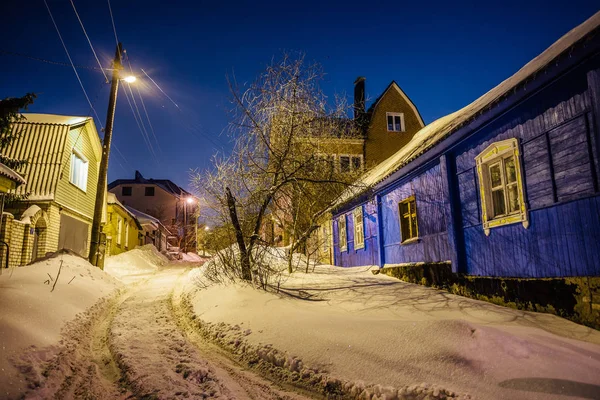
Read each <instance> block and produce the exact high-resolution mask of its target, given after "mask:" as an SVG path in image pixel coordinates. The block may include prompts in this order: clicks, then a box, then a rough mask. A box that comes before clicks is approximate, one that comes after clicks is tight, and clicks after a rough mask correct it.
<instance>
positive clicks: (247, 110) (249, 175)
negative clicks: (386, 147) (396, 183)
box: [192, 54, 360, 281]
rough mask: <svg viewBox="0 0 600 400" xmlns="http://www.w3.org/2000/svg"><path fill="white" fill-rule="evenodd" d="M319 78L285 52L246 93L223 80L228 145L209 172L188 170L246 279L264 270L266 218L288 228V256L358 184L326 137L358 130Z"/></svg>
mask: <svg viewBox="0 0 600 400" xmlns="http://www.w3.org/2000/svg"><path fill="white" fill-rule="evenodd" d="M322 78H323V72H322V70H321V68H320V67H319V66H318V65H316V64H307V63H306V62H305V60H304V57H303V56H298V57H292V56H290V55H288V54H284V55H283V57H282V59H281V60H280V61H278V62H274V63H273V64H272V65H270V66H269V67H268V68H267V69H266V71H265V72H264V73H263V74H262V75H261V76H260V77H259V78H258V79H257V81H256V82H255V83H253V84H252V85H250V86H249V88H248V89H247V90H245V91H241V89H240V87H239V86H238V85H237V82H236V81H235V80H229V86H230V90H231V93H232V97H233V103H234V114H233V116H234V117H233V121H232V123H231V133H232V134H233V138H234V150H233V152H232V154H231V155H229V156H226V157H219V158H215V161H214V168H213V170H212V171H211V172H208V173H204V174H202V173H195V174H193V176H192V185H193V186H194V187H195V189H196V190H197V191H198V192H201V193H202V194H203V196H204V198H206V199H207V201H208V203H209V204H211V206H210V207H211V208H212V209H213V214H214V215H215V218H216V219H217V220H218V222H217V223H218V224H219V225H220V226H223V227H227V228H228V237H229V239H230V240H231V241H232V243H235V248H236V251H235V254H236V258H237V259H236V260H235V263H234V265H232V268H238V269H239V273H237V275H238V276H239V277H241V278H242V279H244V280H248V281H249V280H252V278H253V275H260V276H264V275H265V274H263V272H265V271H264V270H265V269H268V268H269V266H268V265H264V263H262V262H260V260H259V259H258V257H257V245H261V244H262V239H261V227H262V225H263V223H264V221H265V217H266V216H267V215H269V214H270V213H274V214H276V215H277V216H278V218H279V219H280V220H282V221H284V223H285V224H288V223H291V224H292V225H293V227H292V231H293V244H292V246H291V249H290V256H291V253H292V252H293V251H294V250H295V249H298V248H299V247H300V246H302V244H303V243H306V240H307V238H308V237H309V236H310V234H311V233H312V232H314V231H315V230H316V229H317V228H318V227H319V225H318V224H317V223H316V221H318V220H319V218H320V217H321V216H322V215H323V213H324V212H325V211H326V210H327V209H328V208H329V207H330V206H331V205H332V204H333V202H334V200H335V199H336V198H337V197H338V196H339V194H340V193H341V192H342V191H343V190H344V189H346V188H348V187H349V186H350V185H352V183H353V182H355V181H356V178H357V174H358V172H356V173H348V172H341V171H339V170H338V169H337V168H335V167H334V164H333V160H332V158H331V157H329V156H328V154H329V153H330V150H331V149H330V148H329V146H330V143H331V141H332V139H343V138H353V137H358V136H359V135H360V132H359V131H358V129H357V128H356V126H355V124H354V123H353V122H352V121H350V120H348V118H347V117H346V113H347V107H346V106H345V104H344V103H343V101H340V100H339V99H335V100H334V101H333V102H332V101H329V99H327V97H326V96H325V95H324V93H323V92H322V91H321V89H320V82H321V80H322ZM332 103H333V104H332ZM259 247H260V246H259ZM263 247H264V246H263ZM234 275H236V274H234Z"/></svg>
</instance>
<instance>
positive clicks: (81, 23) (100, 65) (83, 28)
mask: <svg viewBox="0 0 600 400" xmlns="http://www.w3.org/2000/svg"><path fill="white" fill-rule="evenodd" d="M71 5H72V6H73V11H75V15H76V16H77V20H78V21H79V25H81V29H82V30H83V34H84V35H85V38H86V39H87V41H88V43H89V45H90V49H92V53H94V57H95V58H96V61H97V62H98V66H99V67H100V71H102V75H104V79H106V83H108V76H106V74H105V73H104V70H103V69H102V64H101V63H100V60H99V59H98V55H97V54H96V51H95V50H94V46H92V41H91V40H90V37H89V36H88V34H87V32H86V31H85V27H84V26H83V22H82V21H81V18H79V13H78V12H77V9H76V8H75V3H73V0H71Z"/></svg>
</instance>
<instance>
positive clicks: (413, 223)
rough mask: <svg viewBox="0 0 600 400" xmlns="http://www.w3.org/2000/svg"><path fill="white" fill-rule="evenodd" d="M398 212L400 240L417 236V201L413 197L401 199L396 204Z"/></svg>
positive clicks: (403, 240)
mask: <svg viewBox="0 0 600 400" xmlns="http://www.w3.org/2000/svg"><path fill="white" fill-rule="evenodd" d="M398 211H399V214H400V234H401V236H402V237H401V238H400V239H401V241H402V242H405V241H406V240H408V239H414V238H417V237H419V227H418V224H417V203H416V200H415V198H414V196H413V197H409V198H408V199H406V200H404V201H402V202H401V203H400V204H398Z"/></svg>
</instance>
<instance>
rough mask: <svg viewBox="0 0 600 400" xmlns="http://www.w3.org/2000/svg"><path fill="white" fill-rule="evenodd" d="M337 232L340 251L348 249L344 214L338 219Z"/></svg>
mask: <svg viewBox="0 0 600 400" xmlns="http://www.w3.org/2000/svg"><path fill="white" fill-rule="evenodd" d="M338 233H339V236H340V251H347V250H348V234H347V231H346V216H345V215H342V216H341V217H340V219H339V220H338Z"/></svg>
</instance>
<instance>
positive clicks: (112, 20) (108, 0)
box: [106, 0, 119, 46]
mask: <svg viewBox="0 0 600 400" xmlns="http://www.w3.org/2000/svg"><path fill="white" fill-rule="evenodd" d="M106 2H107V3H108V11H109V12H110V20H111V22H112V27H113V32H114V33H115V41H116V42H117V46H118V45H119V38H118V37H117V28H115V19H114V18H113V13H112V8H111V7H110V0H106Z"/></svg>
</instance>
